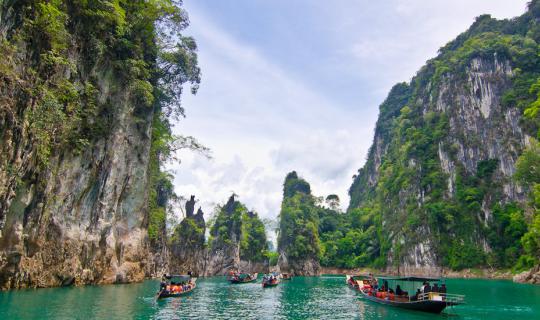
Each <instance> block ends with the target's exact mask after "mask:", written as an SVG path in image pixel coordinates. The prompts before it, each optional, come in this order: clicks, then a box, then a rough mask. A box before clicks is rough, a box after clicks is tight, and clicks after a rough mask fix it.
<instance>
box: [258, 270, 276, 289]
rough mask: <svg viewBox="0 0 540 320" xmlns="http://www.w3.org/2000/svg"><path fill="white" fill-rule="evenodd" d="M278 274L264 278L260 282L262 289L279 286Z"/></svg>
mask: <svg viewBox="0 0 540 320" xmlns="http://www.w3.org/2000/svg"><path fill="white" fill-rule="evenodd" d="M279 278H280V276H279V274H277V273H273V274H271V275H269V276H264V277H263V281H262V286H263V288H268V287H275V286H277V285H278V284H279Z"/></svg>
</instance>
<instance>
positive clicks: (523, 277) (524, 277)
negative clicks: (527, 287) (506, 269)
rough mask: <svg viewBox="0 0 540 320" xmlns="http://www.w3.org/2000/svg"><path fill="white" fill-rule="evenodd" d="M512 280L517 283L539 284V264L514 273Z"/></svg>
mask: <svg viewBox="0 0 540 320" xmlns="http://www.w3.org/2000/svg"><path fill="white" fill-rule="evenodd" d="M513 280H514V282H519V283H531V284H540V265H537V266H536V267H535V268H533V269H531V270H529V271H524V272H522V273H520V274H517V275H515V276H514V278H513Z"/></svg>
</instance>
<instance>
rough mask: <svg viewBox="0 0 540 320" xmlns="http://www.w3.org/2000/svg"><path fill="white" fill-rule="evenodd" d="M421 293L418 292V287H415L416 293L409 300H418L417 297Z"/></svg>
mask: <svg viewBox="0 0 540 320" xmlns="http://www.w3.org/2000/svg"><path fill="white" fill-rule="evenodd" d="M421 294H422V292H420V289H416V294H415V295H414V296H412V297H411V301H417V300H418V297H419V296H420V295H421Z"/></svg>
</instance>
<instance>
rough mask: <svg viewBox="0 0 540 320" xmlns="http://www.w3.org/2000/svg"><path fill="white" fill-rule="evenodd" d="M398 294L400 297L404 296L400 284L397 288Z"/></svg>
mask: <svg viewBox="0 0 540 320" xmlns="http://www.w3.org/2000/svg"><path fill="white" fill-rule="evenodd" d="M396 294H397V295H398V296H402V295H403V290H401V286H400V285H399V284H398V285H397V287H396Z"/></svg>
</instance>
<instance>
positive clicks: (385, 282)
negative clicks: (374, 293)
mask: <svg viewBox="0 0 540 320" xmlns="http://www.w3.org/2000/svg"><path fill="white" fill-rule="evenodd" d="M383 287H384V288H385V290H383V291H388V281H386V280H384V283H383Z"/></svg>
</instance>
